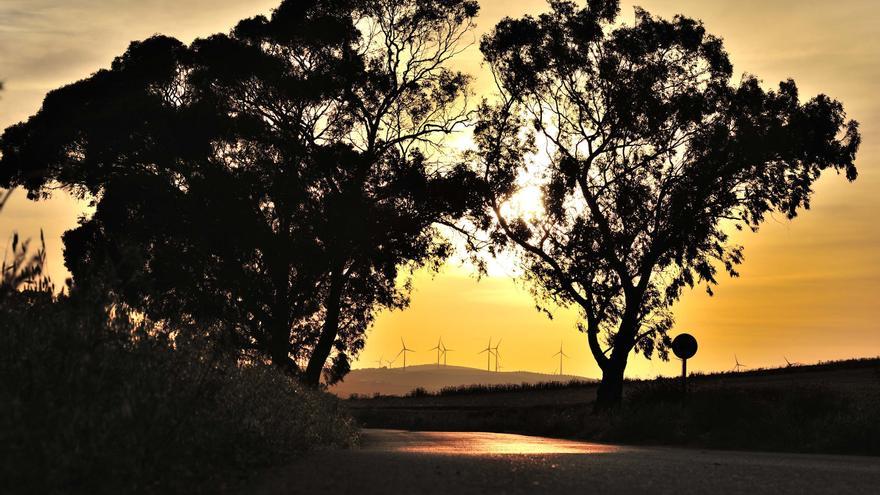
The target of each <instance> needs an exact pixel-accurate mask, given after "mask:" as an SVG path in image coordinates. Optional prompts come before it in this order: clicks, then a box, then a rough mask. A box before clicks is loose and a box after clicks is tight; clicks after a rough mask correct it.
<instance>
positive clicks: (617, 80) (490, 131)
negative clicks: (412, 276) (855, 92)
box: [475, 0, 860, 410]
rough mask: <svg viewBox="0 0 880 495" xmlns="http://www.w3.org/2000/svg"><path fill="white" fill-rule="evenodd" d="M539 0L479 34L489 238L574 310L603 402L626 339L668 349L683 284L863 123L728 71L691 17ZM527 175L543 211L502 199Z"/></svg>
mask: <svg viewBox="0 0 880 495" xmlns="http://www.w3.org/2000/svg"><path fill="white" fill-rule="evenodd" d="M550 5H551V11H550V12H548V13H546V14H543V15H541V16H539V17H537V18H535V17H531V16H526V17H523V18H520V19H510V18H506V19H504V20H502V21H501V22H500V23H499V24H498V25H497V26H496V27H495V28H494V30H493V31H492V32H491V33H490V34H488V35H487V36H486V37H485V38H484V39H483V40H482V43H481V50H482V52H483V54H484V56H485V58H486V60H487V61H488V63H489V64H490V66H491V69H492V71H493V73H494V75H495V78H496V81H497V83H498V90H499V91H498V93H499V94H498V101H497V102H495V103H494V104H493V105H491V106H488V105H487V106H486V107H485V108H483V109H482V111H481V116H482V119H481V121H480V123H479V125H478V127H477V130H476V143H477V146H478V151H477V153H476V156H475V160H476V163H477V166H478V167H479V168H480V170H479V173H480V174H482V175H483V176H484V177H485V185H484V188H483V192H484V195H485V200H486V207H487V209H488V210H489V211H490V212H491V213H492V214H493V215H494V219H495V220H494V229H493V231H492V233H493V239H495V240H496V242H497V244H496V246H512V247H515V248H516V249H517V250H518V252H519V253H521V255H522V256H521V261H522V263H523V266H524V268H525V270H526V278H527V279H528V280H529V281H530V282H531V285H532V287H533V290H534V293H535V295H536V297H537V298H538V300H539V301H542V302H543V301H553V302H555V303H557V304H561V305H563V306H567V305H571V304H575V305H577V306H579V309H581V310H582V314H583V318H584V324H583V325H579V328H580V329H581V331H583V332H585V333H586V335H587V340H588V343H589V348H590V351H591V353H592V355H593V358H594V359H595V360H596V362H597V363H598V365H599V367H600V368H601V369H602V382H601V385H600V387H599V391H598V400H597V403H596V407H597V409H599V410H601V409H605V408H608V407H611V406H613V405H614V404H617V403H619V401H620V398H621V390H622V383H623V376H624V370H625V368H626V363H627V358H628V356H629V355H630V352H632V351H635V352H642V353H644V354H645V355H646V356H647V357H649V358H650V357H651V356H652V354H653V353H654V352H655V351H656V352H659V353H660V355H661V357H662V358H666V356H667V346H668V344H669V338H668V337H667V331H668V330H669V329H670V328H671V326H672V324H673V315H672V312H671V308H672V305H673V303H674V302H675V301H676V300H677V299H678V298H679V297H680V296H681V294H682V290H683V288H685V287H693V286H694V285H695V284H697V285H699V284H703V285H705V287H706V289H707V290H708V291H709V293H710V294H711V288H712V286H713V285H715V284H716V283H717V279H716V277H717V271H718V270H719V269H723V270H724V271H725V272H727V273H728V274H729V275H731V276H736V275H737V272H736V269H735V267H736V265H737V264H739V263H740V262H741V261H742V259H743V257H742V247H740V246H738V245H736V244H734V243H732V242H731V240H730V238H729V236H728V233H727V231H728V229H730V228H737V229H741V228H743V227H747V228H750V229H752V230H757V229H758V226H759V225H760V224H761V222H762V220H763V219H764V217H765V216H766V215H767V214H768V213H771V212H773V211H778V212H781V213H783V214H785V215H786V216H787V217H788V218H792V217H794V216H795V215H796V214H797V212H798V210H799V209H800V208H808V207H809V201H810V196H811V193H812V186H813V183H814V181H816V180H817V179H818V177H819V175H820V173H821V172H822V171H823V170H825V169H833V170H835V171H838V172H840V171H842V172H844V173H845V174H846V177H847V179H849V180H854V179H855V178H856V168H855V165H854V159H855V155H856V151H857V148H858V145H859V141H860V137H859V133H858V126H857V123H856V122H853V121H848V122H847V121H846V118H845V114H844V112H843V109H842V106H841V104H840V103H838V102H837V101H834V100H832V99H830V98H828V97H827V96H825V95H819V96H816V97H814V98H812V99H810V100H809V101H806V102H805V103H801V102H800V101H799V98H798V91H797V87H796V86H795V83H794V82H793V81H790V80H789V81H785V82H782V83H780V85H779V88H778V90H776V91H765V90H764V89H762V88H761V86H760V85H759V82H758V81H757V80H756V79H755V78H754V77H750V76H746V77H744V78H743V80H742V81H741V82H740V83H739V85H732V84H731V81H730V79H731V69H732V67H731V64H730V62H729V60H728V56H727V54H726V53H725V51H724V49H723V47H722V43H721V40H720V39H718V38H715V37H713V36H711V35H709V34H707V33H706V32H705V30H704V28H703V26H702V24H700V23H699V22H698V21H695V20H692V19H689V18H686V17H681V16H678V17H675V18H674V19H673V20H671V21H668V20H663V19H658V18H655V17H653V16H651V15H650V14H648V13H647V12H645V11H643V10H636V20H635V23H634V25H631V26H626V25H620V24H616V23H615V19H617V15H618V13H619V4H618V2H617V1H616V0H590V1H588V2H587V5H586V7H584V8H577V7H576V6H575V5H574V4H572V3H570V2H561V1H560V2H551V3H550ZM538 149H542V150H543V151H544V153H541V154H538ZM543 160H548V161H549V163H548V164H547V165H546V167H545V166H544V165H542V163H543ZM535 184H538V185H539V186H540V188H541V192H542V195H543V209H542V211H541V212H540V213H539V214H534V215H517V214H516V213H515V209H511V210H508V209H507V208H509V206H510V205H511V204H513V203H515V202H516V200H517V195H518V194H519V193H520V192H521V191H522V190H523V189H524V188H525V187H529V186H531V185H535Z"/></svg>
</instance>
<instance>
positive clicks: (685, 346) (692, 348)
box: [672, 333, 697, 359]
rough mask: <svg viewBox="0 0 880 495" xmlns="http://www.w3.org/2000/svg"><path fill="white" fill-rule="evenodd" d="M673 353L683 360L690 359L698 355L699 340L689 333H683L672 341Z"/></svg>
mask: <svg viewBox="0 0 880 495" xmlns="http://www.w3.org/2000/svg"><path fill="white" fill-rule="evenodd" d="M672 352H674V353H675V355H676V356H678V357H679V358H681V359H690V358H692V357H694V354H696V353H697V339H695V338H694V336H693V335H691V334H689V333H682V334H679V335H677V336H676V337H675V338H674V339H672Z"/></svg>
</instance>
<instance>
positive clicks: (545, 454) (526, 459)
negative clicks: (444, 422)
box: [247, 430, 880, 495]
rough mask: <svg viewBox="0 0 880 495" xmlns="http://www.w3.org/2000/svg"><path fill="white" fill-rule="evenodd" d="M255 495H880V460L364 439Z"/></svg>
mask: <svg viewBox="0 0 880 495" xmlns="http://www.w3.org/2000/svg"><path fill="white" fill-rule="evenodd" d="M362 443H363V445H362V447H361V448H359V449H354V450H343V451H338V450H337V451H324V452H318V453H315V454H310V455H309V456H307V457H304V458H302V459H300V460H298V461H296V462H294V463H293V464H291V465H289V466H287V467H285V468H283V469H279V470H277V471H274V472H272V473H269V474H268V476H265V477H263V478H262V479H261V480H260V481H261V484H259V486H257V487H254V486H251V487H250V489H248V490H247V493H261V494H299V493H304V494H305V493H307V494H318V493H328V494H345V493H353V494H358V495H367V494H374V493H375V494H421V493H425V494H434V493H436V494H443V495H459V494H462V495H466V494H492V495H501V494H519V493H542V494H544V493H547V494H552V493H560V494H565V495H571V494H573V493H601V494H605V493H677V494H678V493H685V494H690V493H712V494H716V493H747V494H749V495H753V494H762V493H768V494H774V495H775V494H781V493H834V494H851V493H872V494H876V493H880V458H877V457H854V456H826V455H802V454H770V453H754V452H728V451H713V450H691V449H677V448H654V447H622V446H615V445H605V444H596V443H588V442H573V441H565V440H555V439H549V438H540V437H527V436H522V435H508V434H501V433H473V432H467V433H461V432H409V431H399V430H364V436H363V442H362Z"/></svg>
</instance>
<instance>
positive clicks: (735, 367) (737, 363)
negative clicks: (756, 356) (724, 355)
mask: <svg viewBox="0 0 880 495" xmlns="http://www.w3.org/2000/svg"><path fill="white" fill-rule="evenodd" d="M733 360H734V361H735V362H736V365H735V366H734V367H733V371H739V369H740V368H745V367H746V365H744V364H742V363H740V362H739V358H738V357H736V354H734V355H733Z"/></svg>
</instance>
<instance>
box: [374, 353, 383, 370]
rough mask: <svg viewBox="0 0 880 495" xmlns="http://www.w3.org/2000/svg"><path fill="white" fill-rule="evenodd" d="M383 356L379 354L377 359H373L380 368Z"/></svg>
mask: <svg viewBox="0 0 880 495" xmlns="http://www.w3.org/2000/svg"><path fill="white" fill-rule="evenodd" d="M383 357H384V356H379V359H378V360H377V361H375V363H376V364H378V365H379V367H380V368H381V367H382V358H383Z"/></svg>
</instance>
